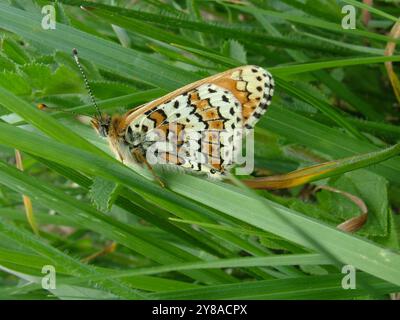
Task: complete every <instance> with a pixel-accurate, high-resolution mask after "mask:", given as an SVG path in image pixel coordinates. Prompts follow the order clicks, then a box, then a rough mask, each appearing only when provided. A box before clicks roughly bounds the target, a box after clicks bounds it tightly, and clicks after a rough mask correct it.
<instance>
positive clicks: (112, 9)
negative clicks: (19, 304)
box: [0, 0, 400, 299]
mask: <svg viewBox="0 0 400 320" xmlns="http://www.w3.org/2000/svg"><path fill="white" fill-rule="evenodd" d="M46 4H53V3H51V2H48V1H47V2H46V1H40V0H37V1H33V0H29V1H19V0H10V1H5V0H1V1H0V33H1V37H2V38H1V51H0V73H1V74H0V115H1V116H2V117H1V120H0V298H1V299H33V298H36V299H68V298H76V299H107V298H110V299H161V298H162V299H222V298H225V299H228V298H229V299H354V298H357V299H388V298H389V297H390V296H389V294H390V293H394V292H399V291H400V290H399V286H400V255H399V230H400V219H399V208H400V197H399V192H400V189H399V185H400V159H399V158H398V157H397V158H396V157H394V158H392V159H390V160H387V161H384V162H381V163H380V164H375V163H376V162H377V161H376V159H377V158H376V154H374V153H373V152H375V151H378V150H381V149H384V148H386V147H388V146H390V145H393V144H395V143H396V141H398V140H399V137H400V128H399V127H398V124H399V101H397V100H396V96H395V94H394V91H393V88H392V86H391V83H390V81H389V77H388V74H387V71H386V69H385V65H384V62H385V61H399V60H400V56H398V55H397V53H396V50H395V52H394V54H393V56H389V57H386V56H385V47H386V45H387V43H388V42H389V41H390V40H391V39H390V37H388V33H389V31H390V30H391V28H392V26H393V25H394V24H395V23H396V21H397V18H395V17H398V16H400V5H399V3H398V2H396V1H374V7H373V8H372V9H371V8H368V10H370V11H371V13H372V15H371V19H370V20H369V22H368V25H367V26H366V25H365V23H364V22H363V21H362V17H363V15H362V11H364V13H365V12H366V11H365V10H366V9H365V8H364V7H363V5H362V2H359V1H352V0H347V1H334V0H271V1H257V0H254V1H243V4H240V3H239V1H231V2H229V1H200V0H199V1H196V0H186V1H183V0H182V1H173V0H165V1H159V0H143V1H111V0H110V1H103V2H102V4H99V3H96V4H94V3H90V2H87V3H85V2H84V1H68V0H64V1H57V2H56V3H55V4H53V5H54V7H55V9H56V20H57V24H56V29H55V30H44V29H43V28H42V27H41V21H42V18H43V17H44V15H43V14H42V13H41V9H42V7H43V6H44V5H46ZM346 4H352V5H354V6H356V13H357V28H356V29H354V30H352V29H350V30H346V29H343V28H342V27H341V21H342V18H343V16H344V14H342V12H341V10H342V7H343V6H344V5H346ZM80 5H84V6H86V9H85V10H83V9H82V8H80ZM392 41H395V42H396V43H398V42H399V41H400V40H393V39H392ZM72 48H77V49H78V51H79V53H80V56H81V59H82V63H83V65H84V69H85V71H86V72H87V74H88V77H89V79H90V82H91V85H92V87H93V91H94V94H95V96H96V98H97V99H98V101H99V105H100V107H101V109H102V110H104V112H108V113H114V112H117V113H118V112H119V113H122V112H124V111H125V110H127V109H129V108H132V107H135V106H138V105H140V104H142V103H145V102H147V101H150V100H152V99H154V98H157V97H159V96H161V95H163V94H165V93H167V92H169V91H171V90H173V89H176V88H179V87H181V86H183V85H185V84H188V83H190V82H193V81H195V80H197V79H200V78H203V77H206V76H208V75H211V74H216V73H218V72H221V71H224V70H226V69H229V68H232V67H235V66H240V65H244V64H257V65H260V66H262V67H265V68H267V69H268V70H270V71H271V73H272V74H273V75H274V77H275V78H276V79H277V84H278V86H277V88H276V91H275V92H276V95H275V97H274V99H273V103H272V106H271V108H270V110H269V111H268V112H267V114H266V115H265V116H264V117H263V118H262V119H261V120H260V122H259V124H258V125H257V128H256V146H255V152H256V159H255V160H256V167H257V170H256V173H255V174H256V175H257V174H258V175H261V176H262V175H271V174H282V173H287V172H290V171H293V170H295V169H297V168H301V167H307V166H310V165H312V164H316V163H320V162H325V161H329V160H339V159H342V158H345V157H351V156H355V155H360V154H363V155H365V156H364V158H363V161H362V162H359V165H358V167H363V168H362V169H358V170H353V169H355V166H354V165H353V166H351V165H350V166H349V167H344V166H343V168H345V169H343V170H342V172H341V173H340V174H336V175H335V176H332V177H329V178H326V177H325V178H324V179H322V178H323V177H322V176H321V177H320V178H319V179H317V181H315V182H313V183H312V184H308V185H305V186H299V187H295V188H291V189H288V190H283V191H274V192H272V191H254V190H249V189H246V188H245V187H243V186H240V185H239V186H235V185H231V184H227V183H222V182H211V181H208V180H206V179H204V178H202V177H198V176H190V175H185V174H176V173H168V172H165V173H163V180H164V181H166V183H167V188H164V189H163V188H161V187H160V186H159V185H158V184H156V183H155V182H153V181H151V180H150V179H148V176H143V174H145V173H143V172H137V171H134V170H132V169H130V168H128V167H126V166H124V165H122V164H121V163H119V162H118V161H116V160H115V159H113V157H112V156H111V155H110V152H109V150H108V147H107V145H106V142H105V141H103V140H101V139H100V138H99V137H97V136H96V134H95V133H94V131H93V130H92V129H91V128H90V126H88V125H87V124H84V123H82V122H80V121H78V119H77V118H76V117H74V116H71V115H67V114H62V113H58V114H57V113H54V114H51V115H50V114H49V113H46V112H43V111H40V110H38V109H37V108H36V105H37V104H38V103H45V104H47V105H48V106H49V107H50V108H51V107H62V108H65V109H70V110H73V111H75V112H77V113H80V114H92V113H93V112H94V110H93V107H92V105H91V104H90V101H89V100H88V95H87V92H86V90H85V88H84V84H83V81H82V79H81V76H80V74H79V70H78V68H77V67H76V65H75V64H74V61H73V59H72V57H71V50H72ZM394 65H396V63H394ZM395 70H396V69H395ZM15 149H18V150H20V152H21V153H22V157H23V165H24V172H21V171H19V170H17V169H16V168H15V155H14V153H15ZM338 164H339V165H341V162H340V161H339V162H338ZM372 164H373V165H372ZM358 167H357V168H358ZM240 178H241V177H240ZM315 186H329V187H333V188H335V189H337V190H341V191H344V192H348V193H350V194H352V195H353V196H355V197H357V198H359V199H361V200H363V201H364V202H365V204H366V206H367V208H368V221H367V223H366V225H365V226H364V227H363V228H362V229H361V230H359V231H358V232H356V233H355V234H350V233H345V232H342V231H339V230H338V229H337V228H336V225H338V224H340V223H342V222H344V221H346V220H348V219H350V218H352V217H355V216H357V215H359V214H360V212H359V211H360V209H359V208H358V207H357V206H356V205H355V204H354V202H352V201H350V200H349V199H348V198H346V197H344V196H343V194H337V193H332V192H330V191H328V190H320V191H318V192H315V190H314V187H315ZM23 194H24V195H26V196H29V198H30V199H31V201H32V208H33V211H32V213H31V214H30V215H28V216H29V219H27V216H26V214H25V207H24V204H23V198H22V195H23ZM27 207H28V208H29V205H28V206H27ZM35 227H37V229H35ZM34 231H36V234H35V232H34ZM347 264H350V265H352V266H354V267H355V268H356V269H357V278H356V279H357V287H356V289H355V290H344V289H343V288H342V279H343V277H344V274H342V273H341V270H342V267H343V265H347ZM44 265H52V266H54V267H55V270H56V274H57V278H56V279H57V282H56V288H55V289H52V288H50V289H48V290H45V289H43V288H42V277H43V276H44V274H43V273H42V268H43V266H44Z"/></svg>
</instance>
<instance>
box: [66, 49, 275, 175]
mask: <svg viewBox="0 0 400 320" xmlns="http://www.w3.org/2000/svg"><path fill="white" fill-rule="evenodd" d="M74 58H75V61H76V62H77V64H78V66H79V68H80V70H81V72H82V74H83V77H84V80H85V84H86V86H87V88H88V90H89V94H90V96H91V98H92V101H93V102H94V104H95V100H94V97H93V94H92V92H91V90H90V86H89V84H88V81H87V79H86V77H85V74H84V72H83V69H82V67H81V65H80V63H79V60H78V56H77V52H76V50H75V51H74ZM273 94H274V80H273V77H272V75H271V74H270V73H269V72H268V71H266V70H265V69H263V68H262V67H259V66H255V65H246V66H241V67H237V68H234V69H231V70H228V71H225V72H222V73H219V74H216V75H213V76H210V77H208V78H205V79H202V80H199V81H197V82H194V83H191V84H189V85H186V86H184V87H182V88H180V89H177V90H175V91H173V92H171V93H169V94H167V95H165V96H163V97H161V98H158V99H156V100H154V101H151V102H149V103H146V104H144V105H142V106H139V107H137V108H134V109H132V110H129V111H128V112H126V113H125V114H124V115H118V114H116V115H113V116H110V115H108V114H105V113H101V112H100V111H99V110H98V108H97V105H96V104H95V106H96V108H97V110H98V115H97V116H95V117H94V118H92V121H91V123H92V126H93V127H94V129H95V130H96V131H97V133H98V134H99V135H100V136H101V137H104V138H106V139H107V140H108V143H109V145H110V148H111V150H112V151H113V152H114V153H115V155H116V157H117V158H118V159H119V160H120V161H122V162H123V163H127V164H145V165H146V166H147V167H148V168H149V169H150V170H151V169H152V166H153V165H154V164H157V163H159V164H162V165H168V166H172V167H174V168H182V169H184V170H186V171H189V172H202V173H206V174H207V175H208V176H210V177H215V178H220V177H223V176H224V175H226V174H227V172H229V169H230V168H232V166H234V165H235V163H234V159H235V157H234V156H235V155H236V154H237V153H238V152H241V150H240V149H241V148H239V147H238V142H237V141H238V138H237V137H239V139H241V137H242V135H243V132H245V133H244V134H246V132H248V130H251V129H253V128H254V126H255V125H256V123H257V122H258V120H259V119H260V118H261V116H262V115H263V114H264V113H265V112H266V110H267V108H268V106H269V105H270V103H271V99H272V96H273ZM238 132H239V133H240V134H237V133H238ZM150 151H151V153H150ZM150 155H151V156H152V161H149V158H150ZM154 160H156V161H155V162H154ZM157 161H158V162H157ZM150 162H151V163H150Z"/></svg>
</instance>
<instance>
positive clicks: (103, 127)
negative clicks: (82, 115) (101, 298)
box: [91, 113, 111, 138]
mask: <svg viewBox="0 0 400 320" xmlns="http://www.w3.org/2000/svg"><path fill="white" fill-rule="evenodd" d="M91 122H92V126H93V128H94V129H95V130H96V131H97V133H98V134H99V135H100V136H101V137H103V138H107V137H108V135H109V132H110V127H111V117H110V116H109V115H108V114H105V113H103V114H102V115H99V116H96V117H94V118H92V121H91Z"/></svg>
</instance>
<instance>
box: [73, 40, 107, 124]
mask: <svg viewBox="0 0 400 320" xmlns="http://www.w3.org/2000/svg"><path fill="white" fill-rule="evenodd" d="M72 54H73V57H74V60H75V62H76V64H77V66H78V68H79V71H80V72H81V74H82V77H83V81H84V82H85V87H86V89H87V91H88V93H89V96H90V100H91V101H92V103H93V105H94V107H95V108H96V112H97V114H98V115H99V117H100V119H101V112H100V108H99V106H98V105H97V103H96V99H95V98H94V95H93V91H92V88H90V85H89V81H88V79H87V77H86V74H85V72H84V71H83V68H82V65H81V63H80V61H79V57H78V50H76V49H75V48H74V49H72Z"/></svg>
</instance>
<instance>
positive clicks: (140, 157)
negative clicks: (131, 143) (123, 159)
mask: <svg viewBox="0 0 400 320" xmlns="http://www.w3.org/2000/svg"><path fill="white" fill-rule="evenodd" d="M132 156H133V157H134V158H135V159H136V160H137V162H138V163H144V164H145V165H146V167H147V169H149V171H150V172H151V174H152V175H153V177H154V179H156V181H157V182H158V183H159V184H160V186H161V187H163V188H165V183H164V182H163V181H162V180H161V179H160V177H158V176H157V174H156V173H155V172H154V170H153V167H152V166H151V165H150V163H149V162H148V161H147V159H146V157H145V156H144V155H143V153H142V152H141V151H140V150H139V149H138V148H135V149H133V150H132Z"/></svg>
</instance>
